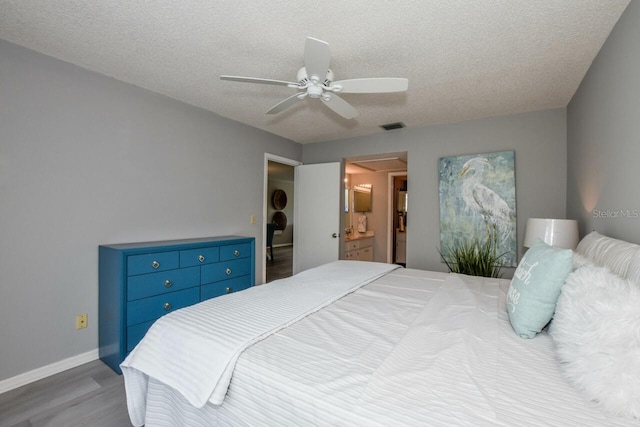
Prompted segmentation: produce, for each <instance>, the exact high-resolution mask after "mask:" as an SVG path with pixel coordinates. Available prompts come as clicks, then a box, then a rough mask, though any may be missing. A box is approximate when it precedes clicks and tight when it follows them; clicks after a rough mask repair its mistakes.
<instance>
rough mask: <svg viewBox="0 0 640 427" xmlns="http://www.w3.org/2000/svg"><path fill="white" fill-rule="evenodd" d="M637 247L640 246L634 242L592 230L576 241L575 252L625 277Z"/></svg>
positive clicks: (639, 247)
mask: <svg viewBox="0 0 640 427" xmlns="http://www.w3.org/2000/svg"><path fill="white" fill-rule="evenodd" d="M638 249H640V246H639V245H636V244H634V243H629V242H626V241H624V240H618V239H614V238H612V237H607V236H603V235H602V234H599V233H598V232H597V231H592V232H591V233H589V234H588V235H586V236H585V237H584V238H583V239H582V240H581V241H580V243H578V247H577V248H576V252H578V253H580V254H582V255H584V256H586V257H587V258H589V259H590V260H591V261H593V263H594V264H597V265H600V266H602V267H607V268H608V269H609V270H611V271H613V272H614V273H616V274H617V275H619V276H620V277H627V269H628V268H629V262H630V261H631V257H633V255H634V254H635V253H636V252H637V251H638Z"/></svg>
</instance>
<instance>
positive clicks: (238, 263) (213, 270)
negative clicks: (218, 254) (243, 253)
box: [201, 258, 253, 284]
mask: <svg viewBox="0 0 640 427" xmlns="http://www.w3.org/2000/svg"><path fill="white" fill-rule="evenodd" d="M201 268H202V270H201V274H202V276H201V279H202V280H201V283H202V284H206V283H211V282H218V281H220V280H226V279H232V278H234V277H238V276H244V275H246V274H250V273H251V269H252V268H253V265H252V259H251V258H240V259H234V260H231V261H224V262H218V263H216V264H209V265H203V266H202V267H201Z"/></svg>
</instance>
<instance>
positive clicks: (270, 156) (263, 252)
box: [256, 153, 302, 283]
mask: <svg viewBox="0 0 640 427" xmlns="http://www.w3.org/2000/svg"><path fill="white" fill-rule="evenodd" d="M270 161H271V162H276V163H282V164H283V165H289V166H298V165H301V164H302V162H300V161H298V160H293V159H289V158H286V157H282V156H278V155H275V154H271V153H264V179H263V190H262V224H261V228H262V249H261V250H260V251H256V253H259V254H260V256H261V259H262V263H261V264H262V282H261V283H266V282H267V246H266V245H267V228H266V227H265V224H266V221H267V207H268V205H269V195H268V194H267V192H268V187H269V162H270ZM295 187H296V182H295V175H294V180H293V188H294V189H295ZM295 232H296V230H295V227H294V229H293V233H294V236H295ZM294 241H295V240H294Z"/></svg>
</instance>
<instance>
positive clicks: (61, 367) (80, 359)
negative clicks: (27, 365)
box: [0, 348, 99, 394]
mask: <svg viewBox="0 0 640 427" xmlns="http://www.w3.org/2000/svg"><path fill="white" fill-rule="evenodd" d="M98 357H99V356H98V349H97V348H96V349H95V350H91V351H88V352H86V353H82V354H78V355H77V356H73V357H70V358H68V359H64V360H60V361H59V362H55V363H52V364H50V365H47V366H43V367H41V368H37V369H34V370H33V371H29V372H25V373H24V374H20V375H16V376H15V377H12V378H7V379H6V380H2V381H0V394H1V393H4V392H7V391H9V390H13V389H14V388H18V387H22V386H23V385H26V384H29V383H32V382H34V381H38V380H41V379H43V378H46V377H49V376H51V375H55V374H58V373H60V372H62V371H66V370H67V369H71V368H75V367H76V366H80V365H83V364H85V363H87V362H91V361H94V360H96V359H98Z"/></svg>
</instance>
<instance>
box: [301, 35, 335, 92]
mask: <svg viewBox="0 0 640 427" xmlns="http://www.w3.org/2000/svg"><path fill="white" fill-rule="evenodd" d="M330 58H331V52H330V51H329V44H328V43H327V42H323V41H322V40H318V39H314V38H313V37H307V41H306V43H305V45H304V67H305V68H306V69H307V76H309V80H312V78H311V77H312V76H314V75H315V76H317V78H318V81H320V82H323V81H324V80H325V77H326V76H327V71H328V70H329V60H330Z"/></svg>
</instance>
